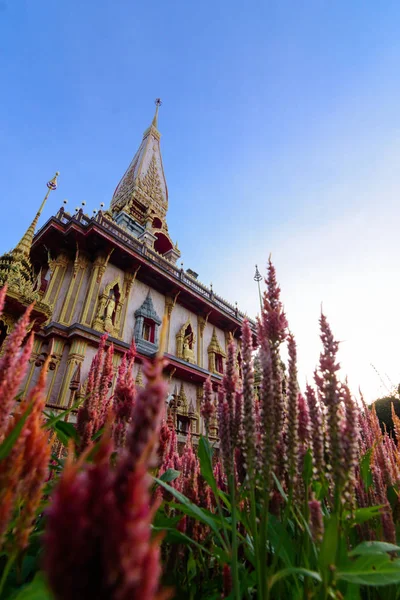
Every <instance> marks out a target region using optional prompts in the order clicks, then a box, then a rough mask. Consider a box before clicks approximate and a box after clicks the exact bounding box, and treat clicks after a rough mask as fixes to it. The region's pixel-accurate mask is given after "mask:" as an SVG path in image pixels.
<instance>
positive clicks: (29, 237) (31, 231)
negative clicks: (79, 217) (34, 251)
mask: <svg viewBox="0 0 400 600" xmlns="http://www.w3.org/2000/svg"><path fill="white" fill-rule="evenodd" d="M59 174H60V173H59V172H58V171H57V172H56V174H55V175H54V177H53V179H50V181H48V182H47V184H46V185H47V187H48V190H47V193H46V195H45V197H44V198H43V202H42V204H41V205H40V207H39V210H38V211H37V213H36V215H35V218H34V219H33V221H32V223H31V224H30V225H29V227H28V229H27V230H26V232H25V233H24V235H23V236H22V238H21V240H20V242H19V243H18V244H17V246H16V247H15V249H14V250H13V252H20V253H21V254H24V255H25V256H27V257H29V253H30V251H31V246H32V241H33V236H34V235H35V229H36V225H37V223H38V221H39V217H40V215H41V214H42V211H43V209H44V207H45V204H46V202H47V198H48V197H49V194H50V192H52V191H54V190H56V189H57V177H58V176H59Z"/></svg>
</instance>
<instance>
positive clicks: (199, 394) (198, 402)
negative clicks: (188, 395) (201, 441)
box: [196, 385, 203, 433]
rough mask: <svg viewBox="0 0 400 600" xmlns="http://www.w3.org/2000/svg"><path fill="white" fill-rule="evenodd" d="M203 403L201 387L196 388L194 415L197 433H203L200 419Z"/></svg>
mask: <svg viewBox="0 0 400 600" xmlns="http://www.w3.org/2000/svg"><path fill="white" fill-rule="evenodd" d="M202 401H203V386H202V385H199V386H198V387H197V388H196V413H197V433H203V419H202V418H201V403H202Z"/></svg>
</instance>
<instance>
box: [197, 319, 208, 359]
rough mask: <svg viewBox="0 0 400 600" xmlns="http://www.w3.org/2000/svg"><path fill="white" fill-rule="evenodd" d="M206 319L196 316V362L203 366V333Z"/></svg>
mask: <svg viewBox="0 0 400 600" xmlns="http://www.w3.org/2000/svg"><path fill="white" fill-rule="evenodd" d="M206 323H207V320H206V319H205V318H204V317H201V316H198V317H197V364H198V365H199V367H203V364H204V360H203V347H204V346H203V335H204V329H205V327H206Z"/></svg>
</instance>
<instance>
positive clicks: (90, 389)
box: [77, 334, 113, 451]
mask: <svg viewBox="0 0 400 600" xmlns="http://www.w3.org/2000/svg"><path fill="white" fill-rule="evenodd" d="M106 339H107V335H106V334H105V335H103V336H102V337H101V339H100V344H99V348H98V350H97V353H96V355H95V357H94V358H93V360H92V364H91V367H90V370H89V375H88V379H87V386H86V393H85V401H84V404H83V406H82V407H81V408H80V409H79V411H78V418H77V429H78V432H79V434H80V438H81V446H80V450H81V451H83V450H84V449H85V448H87V447H88V446H89V445H90V443H91V440H92V438H93V436H94V435H95V434H96V433H98V431H99V430H100V429H101V428H102V427H103V426H104V423H105V418H106V415H107V413H108V409H109V406H110V394H109V392H110V390H109V384H110V383H111V380H112V376H113V370H112V354H113V348H112V346H110V348H109V349H108V350H107V353H106V356H105V357H104V354H105V351H104V350H105V344H106Z"/></svg>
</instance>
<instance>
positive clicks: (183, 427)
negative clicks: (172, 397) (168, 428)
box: [176, 415, 190, 434]
mask: <svg viewBox="0 0 400 600" xmlns="http://www.w3.org/2000/svg"><path fill="white" fill-rule="evenodd" d="M189 423H190V421H189V417H186V416H185V415H177V417H176V426H177V430H178V432H179V433H185V434H186V433H188V431H189Z"/></svg>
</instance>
